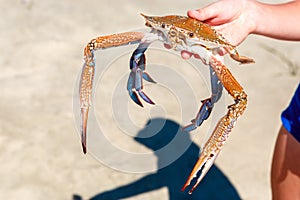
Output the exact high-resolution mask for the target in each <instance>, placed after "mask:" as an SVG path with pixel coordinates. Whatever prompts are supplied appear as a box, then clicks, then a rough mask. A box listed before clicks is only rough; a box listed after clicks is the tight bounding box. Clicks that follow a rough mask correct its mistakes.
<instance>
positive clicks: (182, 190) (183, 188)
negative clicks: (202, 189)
mask: <svg viewBox="0 0 300 200" xmlns="http://www.w3.org/2000/svg"><path fill="white" fill-rule="evenodd" d="M187 186H189V184H188V183H185V184H184V186H183V187H182V188H181V192H184V190H185V189H186V188H187Z"/></svg>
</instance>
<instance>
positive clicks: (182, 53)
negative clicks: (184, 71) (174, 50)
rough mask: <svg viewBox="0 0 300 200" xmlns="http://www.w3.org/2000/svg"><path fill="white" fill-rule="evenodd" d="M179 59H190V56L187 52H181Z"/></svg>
mask: <svg viewBox="0 0 300 200" xmlns="http://www.w3.org/2000/svg"><path fill="white" fill-rule="evenodd" d="M181 57H182V58H183V59H185V60H187V59H189V58H190V57H192V54H191V53H190V52H188V51H181Z"/></svg>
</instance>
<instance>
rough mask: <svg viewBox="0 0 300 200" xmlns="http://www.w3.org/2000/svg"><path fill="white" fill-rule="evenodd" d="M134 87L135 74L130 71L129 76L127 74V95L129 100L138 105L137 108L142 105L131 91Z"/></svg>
mask: <svg viewBox="0 0 300 200" xmlns="http://www.w3.org/2000/svg"><path fill="white" fill-rule="evenodd" d="M134 86H135V72H134V71H131V72H130V74H129V78H128V81H127V90H128V93H129V96H130V98H131V99H132V100H133V101H134V102H135V103H136V104H138V105H139V106H141V107H143V104H142V102H141V101H140V99H139V97H138V95H137V93H136V92H135V91H133V89H134Z"/></svg>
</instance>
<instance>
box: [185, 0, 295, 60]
mask: <svg viewBox="0 0 300 200" xmlns="http://www.w3.org/2000/svg"><path fill="white" fill-rule="evenodd" d="M299 10H300V1H299V0H298V1H292V2H287V3H284V4H265V3H261V2H257V1H253V0H221V1H217V2H215V3H212V4H210V5H208V6H206V7H204V8H200V9H197V10H190V11H188V16H189V17H191V18H195V19H198V20H200V21H204V22H205V23H208V24H209V25H211V26H213V27H214V28H215V29H216V30H217V31H218V32H220V33H221V34H222V35H223V36H224V37H225V38H226V39H227V40H228V41H229V43H231V44H232V45H235V46H237V45H239V44H240V43H242V42H243V41H244V40H245V39H246V38H247V36H248V35H249V34H257V35H263V36H267V37H271V38H275V39H280V40H293V41H300V15H299ZM224 53H225V52H224ZM181 55H182V57H183V58H184V59H188V58H190V57H191V55H192V54H190V53H188V52H186V51H182V53H181Z"/></svg>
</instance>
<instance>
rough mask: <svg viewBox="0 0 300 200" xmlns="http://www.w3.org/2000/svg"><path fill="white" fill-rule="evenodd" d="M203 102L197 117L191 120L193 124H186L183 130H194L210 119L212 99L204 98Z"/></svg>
mask: <svg viewBox="0 0 300 200" xmlns="http://www.w3.org/2000/svg"><path fill="white" fill-rule="evenodd" d="M201 102H202V106H201V107H200V109H199V111H198V113H197V115H196V118H195V119H193V120H192V121H191V122H192V123H191V124H189V125H187V126H184V127H183V128H182V130H183V131H186V132H189V131H192V130H194V129H196V128H197V127H198V126H201V124H202V123H203V121H204V120H206V119H208V117H209V115H210V113H211V110H212V108H213V104H212V103H211V99H210V98H208V99H205V100H202V101H201Z"/></svg>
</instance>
